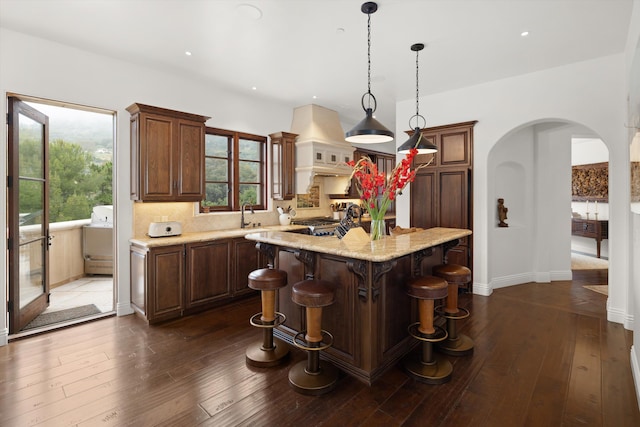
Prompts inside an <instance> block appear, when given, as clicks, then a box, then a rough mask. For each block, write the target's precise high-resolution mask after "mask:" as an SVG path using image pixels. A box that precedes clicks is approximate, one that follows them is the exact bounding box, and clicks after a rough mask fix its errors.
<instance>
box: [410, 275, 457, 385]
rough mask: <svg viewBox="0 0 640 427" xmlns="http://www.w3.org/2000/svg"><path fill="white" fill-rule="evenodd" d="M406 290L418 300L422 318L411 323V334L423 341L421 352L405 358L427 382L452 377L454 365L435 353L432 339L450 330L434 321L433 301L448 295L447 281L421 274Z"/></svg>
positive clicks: (418, 377)
mask: <svg viewBox="0 0 640 427" xmlns="http://www.w3.org/2000/svg"><path fill="white" fill-rule="evenodd" d="M407 294H408V295H409V296H410V297H412V298H416V299H417V300H418V313H419V316H420V321H419V322H417V323H413V324H411V325H409V328H408V330H409V334H410V335H411V336H412V337H414V338H415V339H417V340H420V341H421V342H422V346H421V352H420V353H419V354H418V353H416V352H412V353H410V354H409V355H407V356H406V357H405V359H404V367H405V369H406V370H407V372H408V373H409V375H410V376H412V377H413V378H415V379H416V380H418V381H421V382H424V383H427V384H442V383H445V382H447V381H449V380H450V379H451V373H452V372H453V366H452V365H451V362H449V361H448V360H447V359H445V358H444V357H442V356H440V355H437V354H434V351H433V343H436V342H440V341H442V340H445V339H446V338H447V331H445V330H444V329H442V328H441V327H439V326H437V325H434V324H433V316H434V309H433V305H434V303H433V301H434V300H437V299H441V298H444V297H446V296H447V282H446V281H445V280H443V279H441V278H439V277H433V276H422V277H417V278H414V279H411V280H409V282H408V283H407Z"/></svg>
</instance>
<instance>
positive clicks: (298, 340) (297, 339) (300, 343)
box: [293, 329, 333, 351]
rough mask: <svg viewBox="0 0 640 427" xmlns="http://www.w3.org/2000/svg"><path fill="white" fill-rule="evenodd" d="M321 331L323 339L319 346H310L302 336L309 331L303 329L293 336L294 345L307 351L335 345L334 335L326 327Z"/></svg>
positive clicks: (324, 348)
mask: <svg viewBox="0 0 640 427" xmlns="http://www.w3.org/2000/svg"><path fill="white" fill-rule="evenodd" d="M320 332H321V333H322V341H321V342H319V343H318V346H317V347H310V346H309V345H308V343H307V341H305V340H304V339H303V338H302V337H304V336H305V335H306V333H307V331H301V332H298V333H297V334H295V336H294V337H293V345H295V346H296V347H298V348H301V349H303V350H307V351H321V350H326V349H328V348H329V347H331V346H332V345H333V335H331V333H330V332H327V331H325V330H324V329H323V330H321V331H320ZM325 337H326V339H325Z"/></svg>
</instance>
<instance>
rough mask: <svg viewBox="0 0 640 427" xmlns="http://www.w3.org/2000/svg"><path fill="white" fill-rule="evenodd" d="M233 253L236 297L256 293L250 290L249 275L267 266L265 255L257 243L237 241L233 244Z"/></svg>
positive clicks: (234, 293) (234, 291)
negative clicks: (259, 249) (258, 248)
mask: <svg viewBox="0 0 640 427" xmlns="http://www.w3.org/2000/svg"><path fill="white" fill-rule="evenodd" d="M231 251H232V253H233V266H234V267H233V280H232V283H233V286H232V291H233V295H234V296H238V295H242V294H246V293H252V292H256V291H254V290H253V289H251V288H249V280H248V277H249V273H251V272H252V271H253V270H255V269H258V268H264V267H266V266H267V261H266V259H265V257H264V255H263V254H262V253H261V252H259V251H258V250H257V249H256V242H254V241H251V240H245V239H235V240H233V241H232V243H231Z"/></svg>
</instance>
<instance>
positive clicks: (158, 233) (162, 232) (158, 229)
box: [147, 221, 182, 237]
mask: <svg viewBox="0 0 640 427" xmlns="http://www.w3.org/2000/svg"><path fill="white" fill-rule="evenodd" d="M181 234H182V224H181V223H180V222H178V221H162V222H152V223H150V224H149V232H148V233H147V235H148V236H149V237H171V236H179V235H181Z"/></svg>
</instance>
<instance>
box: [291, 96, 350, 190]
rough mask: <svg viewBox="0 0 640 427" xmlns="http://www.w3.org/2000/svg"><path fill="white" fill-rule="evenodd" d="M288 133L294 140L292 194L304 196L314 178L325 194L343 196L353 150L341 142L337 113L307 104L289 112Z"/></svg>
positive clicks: (342, 131)
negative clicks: (294, 170) (291, 118)
mask: <svg viewBox="0 0 640 427" xmlns="http://www.w3.org/2000/svg"><path fill="white" fill-rule="evenodd" d="M291 132H292V133H295V134H297V135H298V137H297V138H296V193H308V192H309V189H310V188H311V186H312V185H313V184H314V178H315V177H322V178H323V183H324V185H323V187H324V192H325V193H338V194H340V193H345V192H346V191H347V189H348V188H349V185H350V180H349V176H350V175H351V170H352V169H351V167H350V166H347V165H346V162H348V161H350V160H351V159H353V152H354V148H353V147H352V146H351V144H349V143H348V142H346V141H345V140H344V130H343V129H342V125H341V124H340V118H339V117H338V113H337V112H336V111H334V110H330V109H328V108H325V107H321V106H320V105H315V104H309V105H304V106H302V107H297V108H295V109H294V110H293V120H292V123H291Z"/></svg>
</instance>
